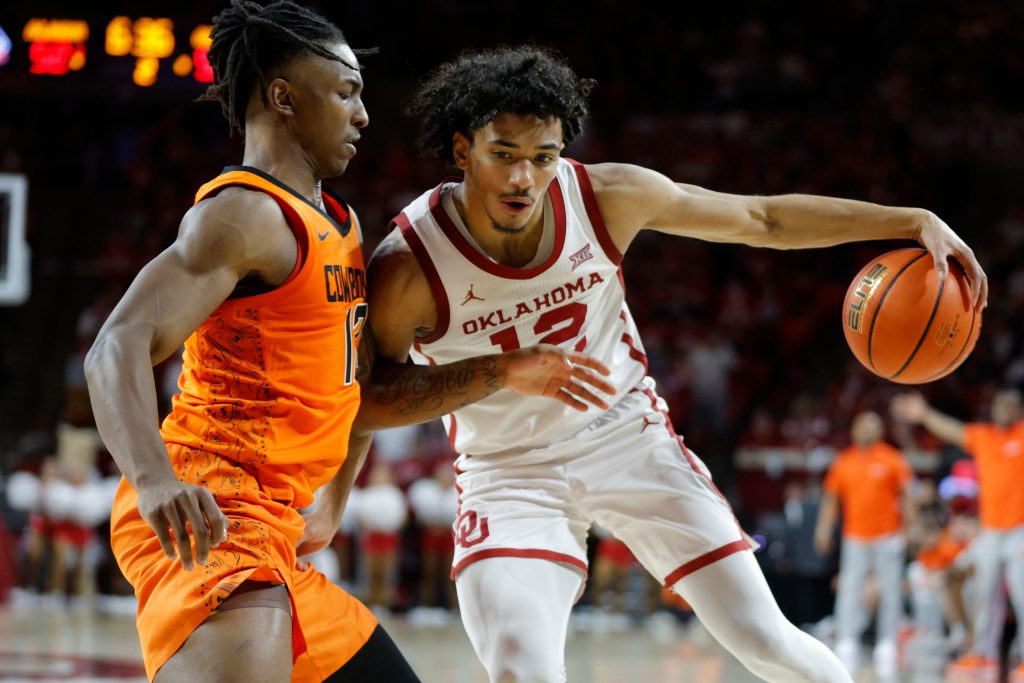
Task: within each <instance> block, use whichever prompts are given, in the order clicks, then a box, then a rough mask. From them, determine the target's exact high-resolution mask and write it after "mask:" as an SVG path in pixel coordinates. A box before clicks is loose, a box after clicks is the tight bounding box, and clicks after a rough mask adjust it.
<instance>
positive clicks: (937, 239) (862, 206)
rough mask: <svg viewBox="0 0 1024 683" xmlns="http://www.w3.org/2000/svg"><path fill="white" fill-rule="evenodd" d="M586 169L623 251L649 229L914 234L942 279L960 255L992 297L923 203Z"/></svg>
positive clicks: (975, 281)
mask: <svg viewBox="0 0 1024 683" xmlns="http://www.w3.org/2000/svg"><path fill="white" fill-rule="evenodd" d="M588 171H589V172H590V176H591V179H592V181H593V184H594V189H595V192H596V193H597V200H598V205H599V208H600V210H601V213H602V215H603V216H604V218H605V222H606V223H607V225H608V229H609V232H610V233H611V235H612V239H613V240H614V242H615V243H616V246H617V247H619V251H620V252H623V253H624V252H625V248H626V247H627V246H628V245H629V243H630V242H631V241H632V239H633V237H635V236H636V234H637V233H638V232H639V231H640V230H643V229H652V230H658V231H660V232H666V233H670V234H674V235H682V236H686V237H695V238H697V239H702V240H707V241H711V242H730V243H737V244H747V245H750V246H755V247H770V248H774V249H807V248H813V247H828V246H833V245H836V244H844V243H847V242H862V241H867V240H886V239H910V240H916V241H918V242H919V243H921V245H922V246H924V247H925V248H926V249H927V250H928V251H929V252H930V253H931V255H932V258H933V259H934V262H935V269H936V271H937V273H938V274H939V275H940V276H941V277H945V273H946V269H947V267H948V265H947V262H948V259H949V258H950V257H952V258H954V259H956V260H957V261H958V262H959V263H960V265H961V266H963V268H964V271H965V272H966V273H967V276H968V278H969V279H970V281H971V292H972V295H973V299H974V302H975V304H976V305H984V304H985V302H986V301H987V298H988V279H987V278H986V276H985V272H984V270H982V268H981V265H980V264H979V263H978V261H977V259H976V258H975V256H974V252H973V251H971V249H970V247H968V246H967V245H966V244H965V243H964V241H963V240H962V239H960V238H959V237H958V236H957V235H956V233H954V232H953V230H952V229H951V228H950V227H949V226H948V225H946V223H945V222H944V221H943V220H942V219H940V218H939V217H938V216H936V215H935V214H934V213H932V212H931V211H927V210H925V209H916V208H905V207H891V206H881V205H879V204H872V203H870V202H861V201H855V200H851V199H840V198H836V197H823V196H819V195H806V194H788V195H777V196H771V197H761V196H752V195H735V194H726V193H722V192H712V191H709V190H705V189H703V188H700V187H697V186H694V185H685V184H679V183H674V182H672V181H671V180H669V179H668V178H666V177H665V176H663V175H661V174H660V173H657V172H655V171H651V170H650V169H646V168H642V167H639V166H631V165H628V164H598V165H595V166H589V167H588Z"/></svg>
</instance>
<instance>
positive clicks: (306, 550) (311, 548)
mask: <svg viewBox="0 0 1024 683" xmlns="http://www.w3.org/2000/svg"><path fill="white" fill-rule="evenodd" d="M302 518H303V519H305V520H306V528H305V529H303V530H302V535H301V536H299V540H297V541H295V554H296V555H297V556H298V557H299V558H302V557H305V556H308V555H312V554H313V553H316V552H319V551H321V550H323V549H324V548H326V547H327V546H329V545H330V544H331V540H332V539H333V538H334V534H335V533H336V532H337V531H338V525H337V524H335V523H334V520H332V519H331V517H330V515H326V514H323V513H317V512H315V511H314V512H310V513H307V514H303V515H302ZM308 566H309V562H307V561H305V560H302V559H300V560H299V562H298V568H299V569H300V570H305V569H306V568H307V567H308Z"/></svg>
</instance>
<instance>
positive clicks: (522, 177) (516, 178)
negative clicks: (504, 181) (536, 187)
mask: <svg viewBox="0 0 1024 683" xmlns="http://www.w3.org/2000/svg"><path fill="white" fill-rule="evenodd" d="M508 184H509V185H511V186H512V187H514V188H516V189H521V190H526V189H529V188H530V187H532V186H533V166H532V165H531V164H530V160H529V159H523V160H522V161H519V162H517V163H515V164H512V166H511V169H510V171H509V176H508Z"/></svg>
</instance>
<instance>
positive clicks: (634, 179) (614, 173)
mask: <svg viewBox="0 0 1024 683" xmlns="http://www.w3.org/2000/svg"><path fill="white" fill-rule="evenodd" d="M583 168H584V169H585V170H586V172H587V175H588V176H589V177H590V183H591V185H593V187H594V192H595V193H597V194H598V195H601V194H602V193H604V192H609V191H611V192H614V191H617V190H635V189H641V188H644V187H647V186H649V185H651V184H652V183H653V184H661V183H663V182H670V181H668V179H667V178H666V177H665V176H663V175H662V174H661V173H658V172H657V171H653V170H651V169H649V168H645V167H643V166H637V165H636V164H622V163H615V162H606V163H600V164H584V166H583Z"/></svg>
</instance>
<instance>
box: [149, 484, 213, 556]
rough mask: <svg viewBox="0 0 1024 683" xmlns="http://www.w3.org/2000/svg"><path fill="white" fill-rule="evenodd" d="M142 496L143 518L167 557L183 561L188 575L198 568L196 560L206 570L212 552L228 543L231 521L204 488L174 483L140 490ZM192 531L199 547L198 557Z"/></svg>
mask: <svg viewBox="0 0 1024 683" xmlns="http://www.w3.org/2000/svg"><path fill="white" fill-rule="evenodd" d="M138 496H139V502H138V507H139V515H141V516H142V519H144V520H146V524H149V526H151V527H152V528H153V531H154V533H156V537H157V540H159V541H160V547H161V548H162V549H163V551H164V554H165V555H167V557H169V558H170V559H172V560H173V559H174V558H175V556H177V557H179V558H181V566H182V567H184V568H185V571H192V568H193V567H194V566H195V564H194V563H193V557H194V558H195V562H196V563H198V564H200V565H203V566H205V565H206V559H207V558H208V557H209V555H210V548H211V547H216V546H218V545H220V544H221V543H223V542H224V541H225V540H226V539H227V530H228V518H227V517H226V516H225V515H224V513H223V512H221V510H220V508H219V507H217V501H216V500H214V497H213V494H212V493H210V490H209V489H207V488H206V487H204V486H196V485H195V484H186V483H184V482H182V481H179V480H177V479H173V480H167V481H162V482H160V483H158V484H152V485H150V486H147V487H144V488H141V489H138ZM186 524H187V526H186ZM189 527H191V531H192V537H193V538H194V540H195V545H196V548H195V555H194V556H193V553H192V539H190V538H189ZM172 534H173V538H172V537H171V535H172ZM175 547H177V554H176V553H175Z"/></svg>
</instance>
